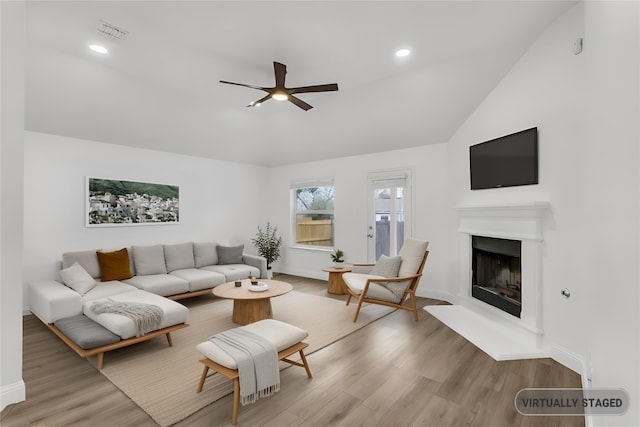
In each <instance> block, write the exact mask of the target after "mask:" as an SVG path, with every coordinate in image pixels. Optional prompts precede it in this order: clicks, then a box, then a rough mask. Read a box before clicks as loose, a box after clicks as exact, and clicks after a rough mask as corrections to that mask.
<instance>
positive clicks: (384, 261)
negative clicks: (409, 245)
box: [369, 255, 402, 277]
mask: <svg viewBox="0 0 640 427" xmlns="http://www.w3.org/2000/svg"><path fill="white" fill-rule="evenodd" d="M401 262H402V259H401V258H400V255H398V256H392V257H388V256H386V255H380V258H378V261H377V262H376V265H374V266H373V268H372V269H371V271H370V272H369V274H371V275H372V276H382V277H398V271H399V270H400V263H401Z"/></svg>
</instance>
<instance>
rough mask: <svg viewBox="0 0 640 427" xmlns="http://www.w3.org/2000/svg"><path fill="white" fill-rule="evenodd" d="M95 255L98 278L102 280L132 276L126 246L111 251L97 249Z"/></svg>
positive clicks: (107, 280)
mask: <svg viewBox="0 0 640 427" xmlns="http://www.w3.org/2000/svg"><path fill="white" fill-rule="evenodd" d="M96 255H97V258H98V264H99V265H100V280H102V281H103V282H109V281H111V280H122V279H128V278H130V277H131V276H132V274H131V265H130V264H129V251H128V250H127V248H122V249H119V250H117V251H113V252H102V251H97V252H96Z"/></svg>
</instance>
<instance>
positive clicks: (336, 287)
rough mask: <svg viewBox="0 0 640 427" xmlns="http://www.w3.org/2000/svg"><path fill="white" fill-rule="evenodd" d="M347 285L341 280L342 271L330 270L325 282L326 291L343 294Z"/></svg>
mask: <svg viewBox="0 0 640 427" xmlns="http://www.w3.org/2000/svg"><path fill="white" fill-rule="evenodd" d="M346 287H347V285H346V284H345V283H344V280H342V272H341V271H338V272H333V271H332V272H330V273H329V281H328V284H327V292H329V293H330V294H337V295H344V294H346V293H347V291H346Z"/></svg>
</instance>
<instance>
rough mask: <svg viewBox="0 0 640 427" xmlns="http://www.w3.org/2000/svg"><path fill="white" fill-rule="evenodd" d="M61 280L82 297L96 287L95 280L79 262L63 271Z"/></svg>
mask: <svg viewBox="0 0 640 427" xmlns="http://www.w3.org/2000/svg"><path fill="white" fill-rule="evenodd" d="M60 278H61V279H62V283H64V284H65V285H67V286H68V287H70V288H71V289H73V290H74V291H76V292H77V293H79V294H80V295H84V294H86V293H87V292H89V291H90V290H91V289H93V288H94V287H95V286H96V281H95V280H94V278H93V277H91V275H90V274H89V273H87V270H85V269H84V268H82V266H81V265H80V264H78V263H77V262H74V263H73V264H72V265H71V267H67V268H65V269H64V270H61V271H60Z"/></svg>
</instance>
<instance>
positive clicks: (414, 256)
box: [398, 239, 429, 277]
mask: <svg viewBox="0 0 640 427" xmlns="http://www.w3.org/2000/svg"><path fill="white" fill-rule="evenodd" d="M428 246H429V242H425V241H422V240H414V239H406V240H405V241H404V243H403V244H402V249H400V254H399V255H400V257H401V258H402V263H401V264H400V271H398V276H399V277H404V276H411V275H412V274H416V273H417V272H418V268H419V267H420V263H421V262H422V258H424V253H425V252H426V251H427V247H428Z"/></svg>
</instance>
